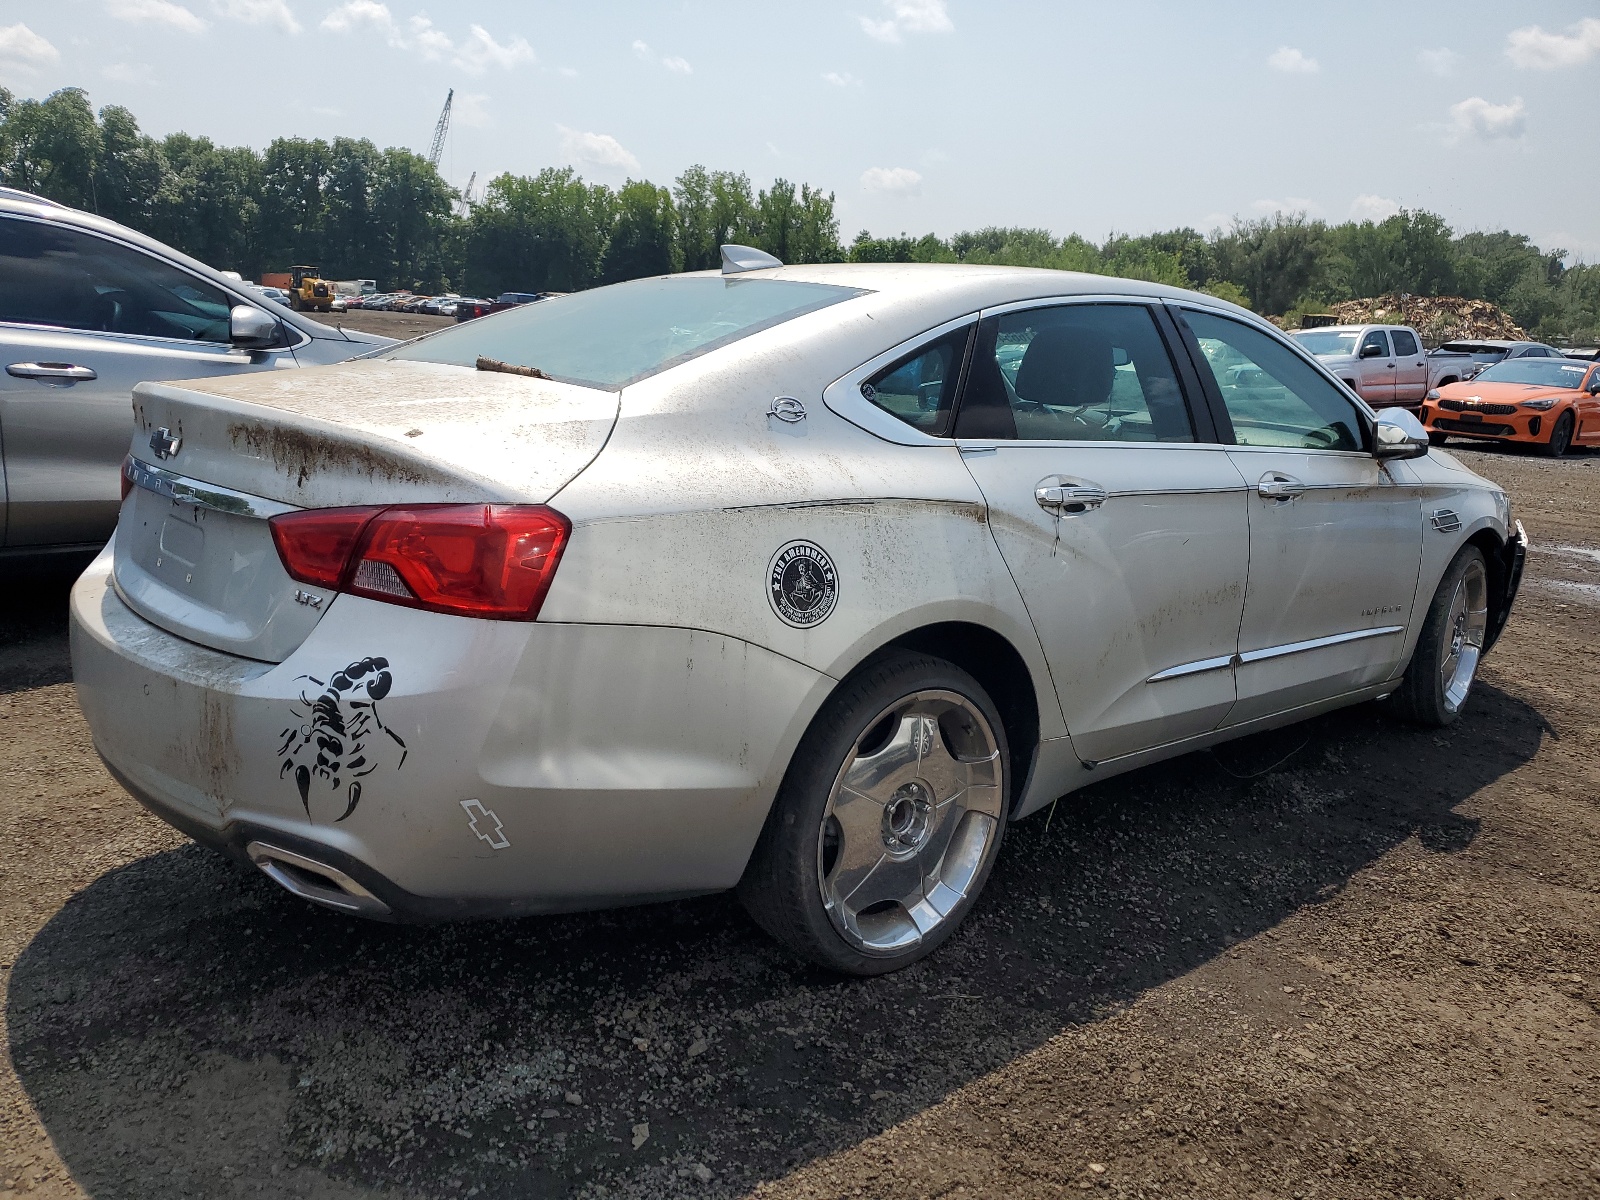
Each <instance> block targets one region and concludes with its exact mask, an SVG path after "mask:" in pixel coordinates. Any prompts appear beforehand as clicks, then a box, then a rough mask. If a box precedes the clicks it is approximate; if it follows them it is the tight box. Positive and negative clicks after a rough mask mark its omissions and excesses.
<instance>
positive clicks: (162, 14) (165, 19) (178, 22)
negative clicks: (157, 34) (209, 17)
mask: <svg viewBox="0 0 1600 1200" xmlns="http://www.w3.org/2000/svg"><path fill="white" fill-rule="evenodd" d="M106 11H107V12H108V13H110V14H111V15H112V16H113V17H115V18H116V19H117V20H119V21H130V22H132V23H134V24H136V25H170V26H171V27H172V28H173V29H181V30H182V31H183V32H184V33H199V32H200V31H201V30H202V29H204V28H205V27H206V23H205V22H204V21H203V20H201V19H200V18H199V17H197V16H195V15H194V13H192V12H190V11H189V10H188V9H187V8H185V7H184V6H183V5H181V4H173V3H172V0H110V2H109V3H108V4H107V5H106Z"/></svg>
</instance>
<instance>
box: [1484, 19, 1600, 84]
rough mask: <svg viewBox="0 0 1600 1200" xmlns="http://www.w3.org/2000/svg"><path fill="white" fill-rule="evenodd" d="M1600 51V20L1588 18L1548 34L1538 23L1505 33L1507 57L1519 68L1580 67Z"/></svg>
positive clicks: (1553, 68)
mask: <svg viewBox="0 0 1600 1200" xmlns="http://www.w3.org/2000/svg"><path fill="white" fill-rule="evenodd" d="M1597 54H1600V19H1597V18H1595V17H1585V18H1584V19H1583V20H1581V21H1579V22H1578V23H1577V24H1576V25H1570V26H1568V32H1566V33H1546V32H1545V31H1544V30H1543V29H1542V28H1540V27H1539V26H1538V25H1528V26H1526V27H1524V28H1522V29H1514V30H1512V31H1511V32H1510V33H1509V34H1507V35H1506V57H1507V58H1509V59H1510V60H1511V61H1512V62H1513V63H1515V64H1516V65H1517V66H1519V67H1524V68H1529V69H1532V70H1535V71H1557V70H1560V69H1561V68H1562V67H1581V66H1582V65H1583V64H1584V63H1586V62H1588V61H1589V60H1590V59H1591V58H1593V57H1594V56H1595V55H1597Z"/></svg>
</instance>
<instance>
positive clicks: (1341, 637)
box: [1145, 625, 1406, 683]
mask: <svg viewBox="0 0 1600 1200" xmlns="http://www.w3.org/2000/svg"><path fill="white" fill-rule="evenodd" d="M1405 631H1406V627H1405V626H1404V625H1383V626H1380V627H1379V628H1377V629H1354V630H1351V631H1350V632H1349V633H1335V634H1330V635H1329V636H1328V637H1320V638H1312V639H1310V640H1309V641H1304V642H1286V643H1284V644H1283V645H1282V646H1264V647H1263V648H1261V649H1260V650H1246V651H1245V652H1244V653H1243V654H1228V655H1219V656H1218V657H1216V658H1202V659H1200V660H1199V661H1198V662H1192V663H1180V664H1179V665H1178V666H1176V667H1168V668H1167V669H1166V670H1165V671H1157V672H1156V673H1155V674H1154V675H1152V676H1150V678H1149V679H1146V680H1145V682H1146V683H1160V682H1161V681H1162V680H1163V679H1182V678H1183V677H1184V676H1187V675H1200V674H1203V673H1204V672H1206V671H1223V670H1227V669H1228V668H1230V667H1239V666H1243V665H1244V664H1245V663H1252V662H1263V661H1265V660H1266V659H1269V658H1283V657H1284V656H1285V655H1288V654H1304V653H1305V652H1306V651H1308V650H1321V649H1324V648H1325V647H1328V646H1342V645H1343V644H1344V643H1346V642H1360V641H1365V640H1366V639H1367V638H1375V637H1388V636H1389V635H1390V634H1392V633H1404V632H1405Z"/></svg>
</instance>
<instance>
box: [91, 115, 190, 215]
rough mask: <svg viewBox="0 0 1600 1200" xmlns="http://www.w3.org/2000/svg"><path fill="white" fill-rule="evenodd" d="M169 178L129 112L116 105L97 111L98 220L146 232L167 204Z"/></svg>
mask: <svg viewBox="0 0 1600 1200" xmlns="http://www.w3.org/2000/svg"><path fill="white" fill-rule="evenodd" d="M171 175H172V170H171V168H170V167H169V166H168V165H167V159H166V156H165V155H164V154H162V153H161V147H160V146H159V145H158V144H157V143H156V141H155V139H154V138H151V137H147V136H146V135H145V134H143V133H140V132H139V122H138V121H137V120H135V119H134V115H133V114H132V113H131V112H129V111H128V110H127V109H125V108H122V107H120V106H118V105H108V106H107V107H105V108H102V109H101V110H100V147H99V153H98V154H97V155H96V158H95V171H94V188H93V191H94V195H95V197H96V199H97V200H98V202H99V206H100V214H101V215H102V216H105V217H109V218H111V219H112V220H113V221H120V222H121V223H122V224H124V225H129V226H132V227H133V228H135V229H148V228H149V227H150V224H151V222H153V221H154V220H155V216H156V211H157V209H158V207H159V206H160V205H161V204H162V203H163V202H164V201H168V200H170V197H169V196H168V195H167V192H168V190H169V188H170V187H171V182H172V180H171Z"/></svg>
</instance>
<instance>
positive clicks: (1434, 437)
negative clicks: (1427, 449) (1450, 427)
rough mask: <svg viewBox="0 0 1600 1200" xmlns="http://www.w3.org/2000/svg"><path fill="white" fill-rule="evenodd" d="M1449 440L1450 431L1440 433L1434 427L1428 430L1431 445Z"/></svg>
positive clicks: (1439, 444)
mask: <svg viewBox="0 0 1600 1200" xmlns="http://www.w3.org/2000/svg"><path fill="white" fill-rule="evenodd" d="M1449 440H1450V435H1449V434H1448V433H1439V432H1437V431H1435V430H1432V429H1430V430H1429V431H1428V445H1430V446H1442V445H1444V444H1445V443H1446V442H1448V441H1449Z"/></svg>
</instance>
